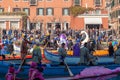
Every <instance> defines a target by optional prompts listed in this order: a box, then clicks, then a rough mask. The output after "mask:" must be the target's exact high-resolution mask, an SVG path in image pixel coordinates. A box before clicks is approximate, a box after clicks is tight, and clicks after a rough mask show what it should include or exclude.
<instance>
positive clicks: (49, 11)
mask: <svg viewBox="0 0 120 80" xmlns="http://www.w3.org/2000/svg"><path fill="white" fill-rule="evenodd" d="M46 10H47V11H46V15H49V16H51V15H53V8H47V9H46Z"/></svg>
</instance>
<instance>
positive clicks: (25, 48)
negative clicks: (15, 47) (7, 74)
mask: <svg viewBox="0 0 120 80" xmlns="http://www.w3.org/2000/svg"><path fill="white" fill-rule="evenodd" d="M27 44H31V42H29V41H28V40H27V35H25V36H24V39H23V40H22V45H21V60H22V61H23V60H24V59H25V57H26V55H27V51H28V45H27Z"/></svg>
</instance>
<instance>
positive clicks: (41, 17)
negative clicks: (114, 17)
mask: <svg viewBox="0 0 120 80" xmlns="http://www.w3.org/2000/svg"><path fill="white" fill-rule="evenodd" d="M71 6H82V7H86V8H88V7H91V8H93V9H94V10H93V11H89V12H86V13H84V14H82V15H78V16H76V17H73V16H72V15H71V14H70V9H69V8H70V7H71ZM105 6H106V1H105V0H0V13H6V12H7V13H12V12H25V13H26V14H27V15H28V19H27V24H26V29H29V30H31V29H41V30H42V31H46V30H53V29H56V28H60V29H61V30H67V29H69V28H72V29H74V30H80V29H89V28H103V29H104V28H105V29H107V28H108V12H107V10H106V9H105ZM0 27H1V28H5V29H11V28H12V29H23V20H22V16H18V15H0Z"/></svg>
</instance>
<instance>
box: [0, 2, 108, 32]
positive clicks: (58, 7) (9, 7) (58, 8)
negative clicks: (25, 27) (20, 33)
mask: <svg viewBox="0 0 120 80" xmlns="http://www.w3.org/2000/svg"><path fill="white" fill-rule="evenodd" d="M101 1H102V5H101V6H97V7H96V6H95V5H94V0H81V3H80V5H81V6H83V7H86V8H87V7H92V8H93V9H101V14H107V11H106V10H105V9H104V8H105V6H106V4H105V0H101ZM72 5H73V0H68V1H64V0H52V1H47V0H43V1H38V3H37V5H36V6H30V4H29V2H27V1H26V2H25V1H23V0H19V1H14V0H3V1H1V2H0V7H1V8H4V12H8V11H10V12H12V11H13V8H21V10H22V9H23V8H30V15H29V20H30V22H33V23H34V22H37V21H42V23H43V24H44V27H45V29H46V23H48V22H61V24H62V23H64V22H68V23H69V25H70V26H69V27H71V28H72V29H78V30H80V29H84V27H85V26H84V25H85V24H84V18H78V17H77V18H72V16H63V15H62V8H69V7H71V6H72ZM48 7H52V8H54V15H53V16H47V15H43V16H39V15H37V11H36V10H37V8H44V9H46V8H48ZM45 12H46V10H45ZM92 15H94V14H92ZM102 20H103V21H104V22H108V20H107V19H106V18H103V19H102ZM104 26H105V28H107V27H108V24H107V23H103V27H104ZM62 27H64V26H62ZM20 28H21V29H22V22H21V23H20Z"/></svg>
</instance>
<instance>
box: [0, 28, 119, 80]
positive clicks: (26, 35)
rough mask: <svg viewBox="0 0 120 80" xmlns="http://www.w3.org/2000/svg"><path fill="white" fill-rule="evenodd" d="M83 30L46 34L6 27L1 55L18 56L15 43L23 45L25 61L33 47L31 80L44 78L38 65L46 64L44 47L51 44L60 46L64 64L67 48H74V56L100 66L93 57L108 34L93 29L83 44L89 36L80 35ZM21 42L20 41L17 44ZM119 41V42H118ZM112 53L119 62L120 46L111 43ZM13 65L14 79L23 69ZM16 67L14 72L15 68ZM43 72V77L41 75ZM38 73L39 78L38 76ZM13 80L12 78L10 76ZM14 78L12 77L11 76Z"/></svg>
mask: <svg viewBox="0 0 120 80" xmlns="http://www.w3.org/2000/svg"><path fill="white" fill-rule="evenodd" d="M80 32H81V31H74V30H72V29H69V30H67V31H60V30H56V31H54V32H53V33H46V34H43V33H41V32H40V30H31V31H23V30H21V31H19V30H14V31H13V30H9V31H6V30H3V31H2V35H1V43H2V45H1V46H0V54H1V55H2V57H3V59H5V54H10V55H13V56H15V55H16V54H13V53H14V44H15V45H17V46H19V47H20V54H21V60H22V61H24V63H25V56H26V55H27V54H28V49H32V48H33V51H32V60H33V62H32V63H31V67H30V70H29V80H39V79H38V78H39V77H40V78H41V79H40V80H44V78H43V76H42V73H41V72H42V71H43V68H42V69H39V68H38V67H39V65H38V64H42V63H41V60H42V54H41V50H40V46H41V45H42V46H45V45H47V46H46V47H47V49H56V50H58V54H59V55H60V56H61V58H60V59H61V61H60V62H61V63H60V64H62V65H63V64H64V59H65V57H66V56H67V55H68V54H67V51H68V50H72V51H73V56H80V63H79V64H80V65H96V64H97V63H96V60H97V57H95V56H93V53H94V51H95V50H96V49H99V47H98V45H99V44H100V42H101V41H102V40H104V38H105V35H106V33H100V32H98V31H97V32H95V31H92V32H90V31H87V32H89V34H88V35H89V40H88V41H87V42H86V43H84V44H82V41H83V40H84V39H85V37H86V35H84V34H80ZM16 42H17V43H16ZM117 44H118V43H117ZM108 51H109V56H113V55H114V53H115V57H116V59H115V60H116V63H120V60H119V59H120V56H119V54H120V48H119V47H118V49H117V50H116V51H114V46H113V45H112V43H110V44H109V46H108ZM13 68H14V67H13V66H10V68H9V70H8V74H6V78H8V75H9V73H10V76H11V74H12V76H11V78H14V74H17V73H18V72H19V71H20V69H18V70H17V71H15V69H13ZM11 70H12V71H11ZM38 75H39V77H38ZM35 76H36V77H35ZM7 80H9V79H7ZM11 80H12V79H11Z"/></svg>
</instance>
